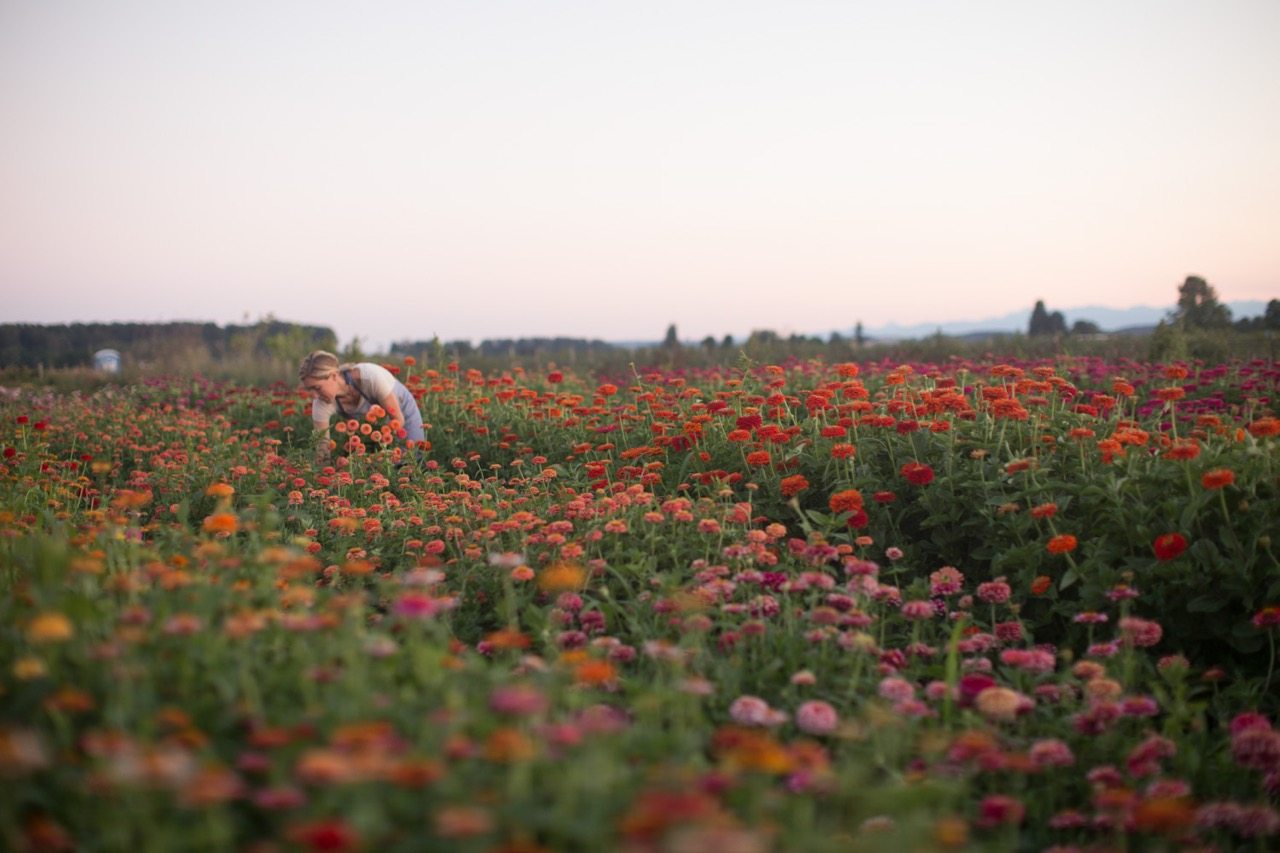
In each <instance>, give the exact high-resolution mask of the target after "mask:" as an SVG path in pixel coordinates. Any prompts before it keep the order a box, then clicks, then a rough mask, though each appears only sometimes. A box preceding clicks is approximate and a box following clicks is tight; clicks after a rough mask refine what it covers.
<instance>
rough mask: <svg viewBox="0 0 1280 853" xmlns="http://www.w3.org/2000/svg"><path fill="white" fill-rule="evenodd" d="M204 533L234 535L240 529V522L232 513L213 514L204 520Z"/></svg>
mask: <svg viewBox="0 0 1280 853" xmlns="http://www.w3.org/2000/svg"><path fill="white" fill-rule="evenodd" d="M203 529H204V532H205V533H227V534H231V533H235V532H236V531H237V530H239V529H240V520H239V519H238V518H236V516H235V513H233V512H215V513H214V514H213V515H211V516H209V517H208V518H206V519H205V520H204V525H203Z"/></svg>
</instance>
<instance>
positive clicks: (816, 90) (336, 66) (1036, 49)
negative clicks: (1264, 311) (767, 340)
mask: <svg viewBox="0 0 1280 853" xmlns="http://www.w3.org/2000/svg"><path fill="white" fill-rule="evenodd" d="M1277 45H1280V2H1277V0H1221V2H1211V0H1200V2H1183V0H1140V2H1129V1H1128V0H1126V2H1114V0H1108V2H1093V0H1071V2H1040V0H1037V2H1026V0H1011V2H941V1H940V2H874V3H872V2H866V3H864V2H854V0H843V2H834V1H833V2H803V0H789V1H788V2H782V0H777V2H767V3H763V2H748V0H732V2H698V0H681V2H659V1H658V0H645V2H608V0H584V2H558V1H557V0H544V2H533V0H529V1H528V2H501V0H458V2H425V0H424V2H382V3H376V2H371V3H354V2H349V0H348V2H327V0H298V2H273V0H252V1H251V2H242V1H241V0H219V2H213V3H195V2H181V0H156V2H142V0H134V2H117V0H57V2H48V0H0V117H2V120H3V132H0V286H2V287H3V291H4V306H5V307H4V310H3V311H2V312H0V321H3V322H35V323H60V322H93V321H104V322H105V321H127V320H134V321H168V320H200V321H213V322H218V323H228V322H243V321H244V320H246V319H248V320H250V321H252V320H256V319H258V318H260V317H263V316H266V315H267V314H274V315H275V316H277V317H279V318H280V319H286V320H294V321H298V322H306V323H314V324H319V325H327V326H330V327H332V328H333V329H334V330H335V331H336V332H337V333H338V336H339V338H340V340H342V341H343V342H344V343H345V342H347V341H349V340H350V339H351V338H352V337H353V336H359V337H360V338H361V339H362V341H363V342H364V343H365V345H366V348H369V347H370V346H372V347H375V348H376V347H379V346H385V345H386V344H387V343H389V342H390V341H393V340H403V339H424V338H430V337H432V336H433V335H439V336H440V337H441V338H442V339H445V340H454V339H460V338H469V339H472V340H476V341H478V340H480V339H481V338H486V337H508V336H532V335H571V336H575V337H593V338H603V339H607V340H626V339H651V338H657V337H660V336H661V335H662V333H663V331H664V330H665V329H666V327H667V325H668V324H669V323H675V324H677V326H678V328H679V331H680V334H681V337H683V338H686V339H696V338H701V337H704V336H706V335H715V336H716V337H720V336H722V335H724V334H734V335H743V334H746V333H747V332H749V331H750V330H752V329H759V328H767V329H774V330H776V331H779V332H782V333H784V334H785V333H791V332H801V333H815V334H825V333H826V332H828V331H830V330H833V329H839V330H841V331H845V330H848V329H850V328H851V327H852V326H853V324H854V323H855V322H856V321H858V320H861V321H862V322H863V323H864V324H865V325H866V326H867V327H868V328H871V327H874V326H877V325H880V324H884V323H889V322H898V323H917V322H928V323H935V322H936V323H941V322H946V321H950V320H964V319H977V318H983V317H989V316H993V315H999V314H1004V313H1007V312H1009V311H1014V310H1019V309H1022V308H1025V309H1026V310H1027V311H1028V313H1029V312H1030V306H1031V304H1032V303H1033V302H1034V301H1035V300H1036V299H1044V300H1045V301H1046V302H1047V304H1048V306H1049V308H1050V309H1051V310H1061V309H1070V308H1074V307H1079V306H1084V305H1092V304H1101V305H1110V306H1115V307H1127V306H1130V305H1136V304H1146V305H1171V304H1172V303H1173V301H1174V299H1175V298H1176V295H1177V286H1178V284H1179V283H1181V281H1182V280H1183V278H1184V277H1185V276H1186V275H1188V274H1198V275H1202V276H1204V277H1205V278H1207V279H1208V280H1209V282H1210V283H1211V284H1212V285H1213V286H1214V287H1215V288H1216V289H1217V291H1218V294H1219V296H1220V297H1221V298H1223V299H1224V300H1228V301H1235V300H1245V299H1270V298H1276V297H1277V296H1280V155H1278V154H1277V152H1280V49H1278V48H1277Z"/></svg>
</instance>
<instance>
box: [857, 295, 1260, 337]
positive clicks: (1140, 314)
mask: <svg viewBox="0 0 1280 853" xmlns="http://www.w3.org/2000/svg"><path fill="white" fill-rule="evenodd" d="M1227 306H1228V307H1229V308H1231V318H1232V319H1233V320H1239V319H1240V318H1242V317H1257V316H1259V315H1261V314H1262V313H1263V312H1264V311H1266V308H1267V304H1266V303H1265V302H1262V301H1261V300H1249V301H1243V302H1228V303H1227ZM1050 310H1060V311H1062V316H1063V318H1065V319H1066V321H1067V327H1068V328H1070V326H1071V325H1072V324H1073V323H1075V322H1076V321H1077V320H1089V321H1091V322H1094V323H1097V324H1098V328H1100V329H1102V330H1103V331H1104V332H1115V331H1123V330H1131V329H1133V328H1135V327H1150V326H1154V325H1156V324H1157V323H1159V322H1160V321H1161V320H1163V319H1164V318H1165V317H1167V316H1168V315H1169V313H1170V312H1172V311H1173V306H1172V305H1170V306H1167V307H1164V308H1160V307H1155V306H1151V305H1135V306H1133V307H1132V308H1108V307H1106V306H1104V305H1086V306H1084V307H1082V308H1061V309H1052V308H1051V309H1050ZM1030 321H1031V309H1030V308H1027V309H1026V310H1024V311H1013V312H1010V313H1008V314H1004V315H1002V316H999V317H986V318H983V319H981V320H953V321H949V322H945V323H916V324H913V325H910V326H903V325H899V324H897V323H889V324H888V325H884V326H877V327H874V328H864V329H863V334H865V335H866V336H867V337H868V338H875V339H878V340H910V339H916V338H927V337H929V336H930V335H933V334H937V333H938V332H939V331H941V332H942V334H944V335H948V336H950V337H964V336H968V335H974V334H980V333H987V334H1013V333H1018V332H1021V333H1023V334H1026V331H1027V326H1028V324H1029V323H1030ZM840 334H842V335H845V336H846V337H852V335H853V330H852V329H848V330H842V331H841V332H840Z"/></svg>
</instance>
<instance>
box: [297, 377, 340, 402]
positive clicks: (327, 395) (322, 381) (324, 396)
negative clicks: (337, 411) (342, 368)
mask: <svg viewBox="0 0 1280 853" xmlns="http://www.w3.org/2000/svg"><path fill="white" fill-rule="evenodd" d="M342 384H343V383H342V377H341V376H339V375H338V371H336V370H335V371H333V372H332V373H330V374H329V375H328V376H325V377H323V378H317V377H315V376H310V377H307V379H305V380H304V381H303V383H302V387H303V388H305V389H306V390H308V391H310V392H311V393H312V394H314V395H315V396H316V399H317V400H323V401H324V402H326V403H332V402H333V398H334V397H337V396H338V394H339V393H340V392H341V391H342Z"/></svg>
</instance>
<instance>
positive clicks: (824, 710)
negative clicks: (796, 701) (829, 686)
mask: <svg viewBox="0 0 1280 853" xmlns="http://www.w3.org/2000/svg"><path fill="white" fill-rule="evenodd" d="M839 722H840V717H839V715H838V714H836V709H835V708H833V707H832V706H831V704H830V703H828V702H823V701H822V700H821V699H814V700H812V701H809V702H805V703H804V704H803V705H801V706H800V707H799V708H797V709H796V726H797V727H798V728H799V729H800V731H802V732H804V733H806V734H811V735H829V734H831V733H832V732H834V731H835V730H836V726H837V725H838V724H839Z"/></svg>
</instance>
